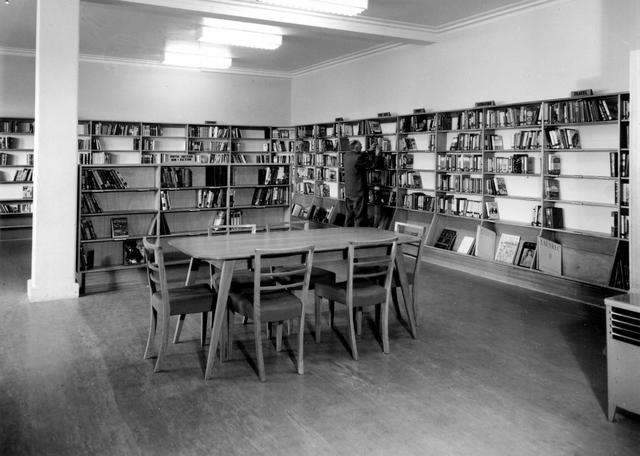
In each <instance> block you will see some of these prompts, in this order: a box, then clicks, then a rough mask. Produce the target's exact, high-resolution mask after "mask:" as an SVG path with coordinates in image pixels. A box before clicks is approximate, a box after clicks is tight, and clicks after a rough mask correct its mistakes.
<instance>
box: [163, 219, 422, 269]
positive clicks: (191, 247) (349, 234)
mask: <svg viewBox="0 0 640 456" xmlns="http://www.w3.org/2000/svg"><path fill="white" fill-rule="evenodd" d="M394 236H397V237H398V243H400V244H404V243H408V242H415V241H416V237H415V236H413V235H410V234H404V233H395V232H393V231H386V230H379V229H377V228H345V227H337V228H325V229H319V230H293V231H272V232H259V233H256V234H250V233H238V234H231V235H229V236H224V235H216V236H198V237H184V238H175V239H172V240H170V241H169V245H171V246H172V247H175V248H176V249H178V250H180V251H182V252H184V253H186V254H187V255H189V256H191V257H194V258H200V259H202V260H218V261H220V260H238V259H245V258H251V257H252V256H253V255H254V253H255V250H256V249H285V248H294V247H304V246H307V245H313V246H314V247H315V251H316V252H328V251H335V250H342V249H345V248H346V247H347V245H348V244H349V241H380V240H383V239H389V238H391V237H394Z"/></svg>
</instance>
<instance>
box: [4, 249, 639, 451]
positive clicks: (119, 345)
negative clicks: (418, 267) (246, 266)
mask: <svg viewBox="0 0 640 456" xmlns="http://www.w3.org/2000/svg"><path fill="white" fill-rule="evenodd" d="M28 249H29V246H28V245H27V244H24V243H19V242H0V310H1V311H2V320H1V321H2V323H1V324H0V454H3V455H4V454H6V455H23V454H33V455H43V454H47V455H50V454H51V455H58V454H59V455H85V454H104V455H112V454H113V455H138V454H139V455H198V454H202V455H205V454H206V455H260V454H269V455H474V456H480V455H511V456H513V455H517V456H522V455H580V456H584V455H614V454H615V455H630V456H631V455H634V456H637V455H638V454H640V418H639V417H638V416H635V415H630V414H618V418H617V422H616V423H610V422H608V421H607V419H606V397H607V396H606V359H605V357H604V354H603V349H604V346H605V333H604V318H603V312H602V311H601V310H598V309H593V308H587V307H582V306H579V305H577V304H575V303H571V302H568V301H562V300H559V299H551V298H549V297H548V296H546V295H542V294H537V293H534V292H530V291H524V290H522V289H520V288H516V287H510V286H507V285H504V284H499V283H495V282H489V281H486V280H483V279H480V278H477V277H474V276H469V275H465V274H462V273H458V272H455V271H450V270H438V269H436V268H435V267H433V266H428V265H427V266H426V267H424V268H423V279H424V280H422V281H421V288H422V290H423V296H424V300H423V302H422V303H421V305H420V312H421V319H420V327H419V337H418V339H417V340H413V339H411V338H410V337H409V335H408V333H407V331H406V329H405V324H404V322H399V321H398V320H397V319H396V318H392V320H391V325H390V337H391V353H390V354H388V355H384V354H383V353H382V351H381V349H380V345H379V344H378V342H377V340H376V339H375V337H374V335H373V333H372V331H371V329H370V327H369V325H366V327H365V328H364V330H363V335H362V337H361V338H360V339H359V341H358V344H359V345H358V348H359V350H360V360H359V361H353V360H352V359H351V358H350V356H349V354H348V352H347V350H346V349H345V347H344V344H343V340H342V339H341V337H340V336H339V334H338V333H336V332H331V331H328V330H325V332H324V338H323V341H322V342H321V343H320V344H318V345H316V344H315V343H314V342H313V338H312V337H311V334H310V332H307V337H306V345H305V349H306V353H305V367H306V374H305V375H303V376H299V375H297V374H296V373H295V371H294V367H293V364H292V362H291V360H290V359H289V355H288V354H287V353H285V352H283V353H278V354H276V353H275V351H274V350H273V349H272V348H268V349H267V350H266V352H265V357H266V360H265V361H266V368H267V382H266V383H260V382H259V381H258V378H257V376H256V374H255V372H254V370H253V368H252V366H251V365H250V364H249V363H248V362H247V360H246V358H245V355H244V354H243V353H248V354H249V355H251V356H253V342H252V336H251V331H250V327H249V328H248V329H247V328H245V330H244V331H245V333H243V334H241V335H240V337H239V339H240V340H239V343H238V345H237V346H236V349H235V353H234V357H233V359H232V360H231V361H229V362H227V363H225V364H223V365H222V366H220V365H218V367H217V369H216V371H215V378H214V379H213V380H211V381H208V382H205V381H204V380H203V374H204V362H205V359H204V355H203V352H202V351H201V350H200V349H199V343H198V321H197V319H195V318H194V319H192V320H189V319H187V322H186V324H185V330H184V333H183V334H184V340H185V341H184V342H183V343H180V344H178V345H171V346H170V356H169V357H168V367H169V371H167V372H162V373H158V374H153V360H143V359H142V353H143V349H144V343H145V338H146V331H147V305H148V297H147V291H146V290H145V288H143V287H136V288H133V289H130V290H121V291H115V292H110V293H101V294H95V295H91V296H85V297H82V298H80V299H77V300H75V299H72V300H63V301H56V302H46V303H36V304H30V303H28V301H27V299H26V294H25V292H26V280H27V279H28V278H29V275H30V272H29V252H28ZM309 323H310V321H309ZM338 323H339V325H340V326H342V328H344V325H343V323H344V319H343V318H341V319H339V321H338ZM241 331H242V329H241ZM639 369H640V367H639Z"/></svg>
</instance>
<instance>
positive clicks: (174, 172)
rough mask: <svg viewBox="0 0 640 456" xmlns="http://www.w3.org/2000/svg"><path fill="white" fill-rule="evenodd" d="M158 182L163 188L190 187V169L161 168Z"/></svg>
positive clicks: (191, 175)
mask: <svg viewBox="0 0 640 456" xmlns="http://www.w3.org/2000/svg"><path fill="white" fill-rule="evenodd" d="M160 182H161V183H160V186H161V187H163V188H183V187H192V186H193V172H192V171H191V168H173V167H166V168H162V169H161V171H160ZM225 185H226V181H225Z"/></svg>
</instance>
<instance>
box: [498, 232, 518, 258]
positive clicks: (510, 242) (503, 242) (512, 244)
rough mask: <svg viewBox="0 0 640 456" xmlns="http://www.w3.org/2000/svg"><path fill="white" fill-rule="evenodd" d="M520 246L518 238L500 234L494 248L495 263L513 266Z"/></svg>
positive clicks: (513, 235) (512, 235)
mask: <svg viewBox="0 0 640 456" xmlns="http://www.w3.org/2000/svg"><path fill="white" fill-rule="evenodd" d="M519 246H520V236H517V235H515V234H507V233H502V234H501V235H500V239H499V240H498V247H497V248H496V256H495V260H496V261H501V262H503V263H509V264H513V263H514V261H515V259H516V253H517V252H518V247H519Z"/></svg>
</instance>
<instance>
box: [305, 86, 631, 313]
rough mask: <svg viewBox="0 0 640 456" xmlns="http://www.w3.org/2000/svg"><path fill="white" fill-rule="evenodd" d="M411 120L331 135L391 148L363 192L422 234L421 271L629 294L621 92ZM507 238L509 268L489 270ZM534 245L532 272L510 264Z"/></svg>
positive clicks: (595, 296) (568, 292)
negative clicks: (479, 242)
mask: <svg viewBox="0 0 640 456" xmlns="http://www.w3.org/2000/svg"><path fill="white" fill-rule="evenodd" d="M418 111H419V112H414V113H413V114H406V115H398V116H396V117H393V118H390V119H388V122H385V123H387V125H386V126H384V127H383V128H381V130H382V131H380V130H378V131H376V132H372V130H371V129H370V126H371V125H370V123H369V121H373V126H379V127H382V126H383V125H384V123H383V122H382V121H381V120H380V119H379V118H371V119H363V120H357V121H349V122H351V125H353V127H352V129H353V130H356V129H357V133H358V134H357V135H356V134H353V133H354V131H353V130H349V129H348V128H347V133H351V134H346V133H345V131H344V127H341V128H343V129H342V130H338V131H339V134H340V133H341V134H343V135H344V136H348V137H349V139H353V138H358V139H361V141H362V142H363V144H366V145H368V144H370V141H378V140H380V139H384V138H388V139H389V141H390V142H392V143H393V146H391V147H389V146H387V148H388V150H386V151H385V154H383V155H384V158H382V159H381V162H380V163H381V166H374V169H373V170H372V171H371V176H372V177H373V178H372V179H371V180H370V185H371V186H372V188H373V190H374V191H383V192H385V191H386V192H388V194H389V195H391V194H395V195H396V198H394V199H392V198H391V197H389V198H388V200H387V201H384V200H383V204H382V207H385V206H386V207H387V208H388V210H389V211H391V212H392V213H393V217H392V218H393V220H396V221H403V222H410V223H418V224H422V225H426V226H427V227H428V228H429V233H428V236H427V242H426V244H427V248H426V249H425V259H426V260H427V261H432V262H434V263H436V264H440V265H442V266H455V267H457V268H459V269H462V270H466V271H468V272H471V273H475V274H481V275H483V276H486V277H489V278H493V279H496V280H501V281H508V282H515V283H517V284H520V285H522V286H525V287H529V288H535V289H541V290H546V291H548V292H550V293H554V294H558V295H562V296H565V297H569V298H571V299H576V300H579V301H583V302H587V303H590V304H597V305H602V302H601V299H602V298H603V297H605V296H609V295H613V294H616V293H619V292H623V291H626V290H627V289H628V287H629V284H628V281H629V277H628V256H629V253H628V252H629V245H628V244H629V242H628V233H629V206H628V194H629V189H628V187H629V177H628V169H629V142H628V134H629V133H628V132H629V115H628V112H629V94H628V93H616V94H597V95H588V96H582V97H570V98H562V99H550V100H539V101H528V102H522V103H510V104H504V105H495V104H493V103H490V104H489V106H482V107H474V108H469V109H459V110H451V111H443V112H426V111H425V110H418ZM345 124H346V122H343V126H344V125H345ZM376 124H377V125H376ZM319 125H320V124H319ZM355 125H357V127H356V126H355ZM315 127H316V126H312V125H310V126H305V131H306V132H310V134H309V135H308V138H309V139H307V141H308V142H311V141H312V139H311V138H316V137H317V135H318V133H319V132H320V131H322V130H321V129H320V128H318V129H314V128H315ZM319 138H321V137H319ZM300 155H301V156H299V157H298V156H296V167H297V170H298V171H297V172H298V173H300V174H304V172H300V169H301V168H304V167H305V165H303V163H304V160H303V157H302V155H303V154H302V153H301V154H300ZM306 166H311V164H309V165H306ZM375 168H378V169H375ZM382 170H384V171H382ZM383 172H384V173H385V174H384V176H385V177H384V178H382V175H383ZM376 179H377V180H376ZM376 183H384V184H388V185H379V186H378V185H376ZM314 184H315V186H316V188H317V187H319V186H322V185H325V184H326V182H325V181H324V180H316V182H315V183H314ZM299 188H300V187H299V186H296V192H297V194H296V198H295V201H296V202H297V203H299V204H301V205H302V206H305V207H308V206H309V205H314V206H322V207H325V208H327V207H330V206H332V205H334V204H338V205H340V203H341V200H340V198H333V196H331V197H327V196H325V195H320V194H318V193H317V192H316V195H315V196H316V197H315V198H313V199H312V200H309V198H306V199H305V198H302V197H303V196H304V195H300V194H298V193H300V192H298V189H299ZM391 226H392V225H391ZM443 230H451V231H455V232H456V239H455V242H454V243H453V245H452V248H451V249H450V250H444V249H442V248H436V247H435V245H436V244H437V243H438V240H439V238H440V236H441V233H442V231H443ZM479 231H480V232H482V233H485V234H486V233H489V238H491V239H492V240H491V241H487V242H493V244H491V245H490V246H489V249H488V250H489V253H488V254H485V258H479V257H478V256H476V255H474V254H472V255H469V254H464V253H459V252H458V248H459V247H460V244H461V243H463V240H464V238H465V237H473V238H477V237H478V232H479ZM514 237H515V238H517V239H518V242H519V247H518V250H517V252H514V253H515V257H514V259H513V262H512V263H505V262H503V261H496V258H495V253H496V250H498V247H499V245H500V242H501V238H503V239H508V238H511V239H514ZM547 241H549V242H547ZM541 242H542V243H544V244H545V247H546V246H547V245H548V244H552V245H559V246H560V247H558V248H559V249H560V250H561V254H560V255H561V257H560V263H559V266H558V268H557V269H554V268H553V267H551V268H550V267H549V265H548V264H547V262H548V260H546V259H542V258H541V256H542V254H540V252H539V250H538V247H537V246H539V245H540V243H541ZM525 243H526V246H525ZM532 244H533V245H535V246H536V254H535V259H534V261H533V263H529V260H528V259H527V260H524V259H523V260H522V261H520V255H521V254H522V252H523V251H524V250H525V247H526V248H529V247H531V245H532ZM546 252H547V251H546V250H545V253H546ZM523 258H524V257H523ZM541 261H542V264H541Z"/></svg>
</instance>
